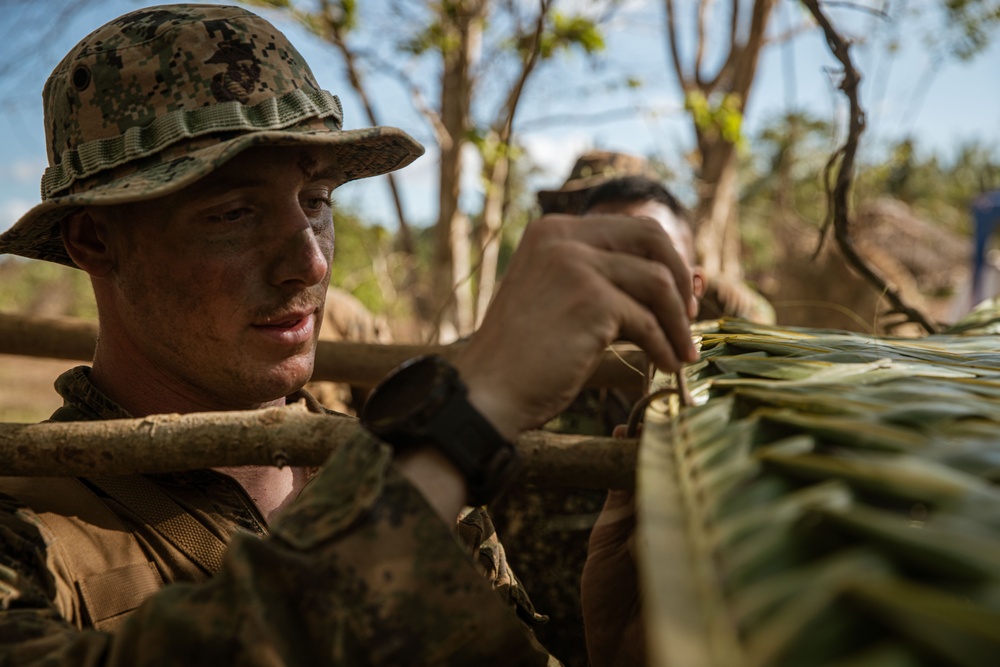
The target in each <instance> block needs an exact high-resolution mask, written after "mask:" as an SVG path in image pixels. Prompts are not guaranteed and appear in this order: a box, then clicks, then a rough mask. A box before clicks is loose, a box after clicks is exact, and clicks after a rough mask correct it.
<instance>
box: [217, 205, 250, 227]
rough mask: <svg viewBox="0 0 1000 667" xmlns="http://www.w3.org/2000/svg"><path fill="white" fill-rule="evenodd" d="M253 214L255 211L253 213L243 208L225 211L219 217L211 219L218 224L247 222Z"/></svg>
mask: <svg viewBox="0 0 1000 667" xmlns="http://www.w3.org/2000/svg"><path fill="white" fill-rule="evenodd" d="M252 213H253V211H251V210H250V209H249V208H246V207H242V208H234V209H232V210H229V211H224V212H223V213H220V214H219V215H213V216H211V218H212V220H214V221H216V222H226V223H233V222H241V221H243V220H245V219H246V218H248V217H250V215H251V214H252Z"/></svg>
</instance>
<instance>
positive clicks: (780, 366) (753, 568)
mask: <svg viewBox="0 0 1000 667" xmlns="http://www.w3.org/2000/svg"><path fill="white" fill-rule="evenodd" d="M998 322H1000V312H998V311H996V310H994V311H992V312H984V311H980V312H977V313H974V315H973V317H972V319H971V321H969V322H965V323H963V324H960V325H958V326H956V327H954V328H953V329H952V330H950V331H949V332H948V333H946V334H941V335H935V336H929V337H926V338H922V339H903V338H889V337H873V336H866V335H861V334H852V333H846V332H840V331H821V330H809V329H781V328H777V327H768V326H766V325H758V324H750V323H746V322H738V321H730V320H720V321H717V322H709V323H701V324H699V325H696V329H695V334H696V336H697V337H698V339H699V341H700V344H701V349H702V360H701V361H700V362H699V363H698V364H694V365H692V366H691V367H689V368H688V369H687V372H686V376H687V380H688V385H689V388H690V390H691V394H692V396H693V397H694V399H695V403H696V405H695V406H693V407H690V408H684V409H681V408H679V407H678V405H677V401H676V400H675V399H674V398H670V399H669V400H667V399H665V400H662V401H658V402H654V403H653V404H652V405H651V406H650V408H649V410H648V411H647V414H646V425H645V428H644V432H643V437H642V445H641V448H640V455H639V457H640V458H639V473H638V480H637V484H638V488H637V493H638V508H639V539H638V541H637V544H638V547H637V548H638V560H639V563H640V571H641V573H642V578H643V586H644V591H645V594H646V598H645V613H646V620H647V631H648V637H649V648H650V655H651V660H650V664H654V665H660V666H667V665H669V666H682V667H786V666H787V667H813V666H815V667H840V666H846V665H859V666H862V667H864V666H869V665H870V666H875V665H878V666H880V667H882V666H885V667H896V666H899V667H912V666H927V665H997V664H1000V353H998V350H1000V337H998V336H997V335H996V334H997V333H998V332H1000V326H998V324H997V323H998ZM657 381H658V383H659V384H661V385H662V384H664V383H669V382H671V378H669V377H661V378H658V379H657Z"/></svg>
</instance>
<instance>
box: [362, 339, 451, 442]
mask: <svg viewBox="0 0 1000 667" xmlns="http://www.w3.org/2000/svg"><path fill="white" fill-rule="evenodd" d="M449 374H450V375H451V376H453V375H454V370H453V369H452V368H451V366H449V365H448V364H447V363H445V362H444V360H443V359H441V358H440V357H419V358H417V359H413V360H411V361H408V362H406V363H405V364H403V365H402V366H400V367H399V368H397V369H396V370H395V371H393V372H392V373H391V374H390V375H389V376H388V377H386V379H385V380H383V381H382V383H381V384H379V386H378V387H376V389H375V391H374V392H372V395H371V396H370V397H369V398H368V401H367V403H366V404H365V409H364V414H363V415H362V418H361V420H362V422H363V423H364V424H365V425H366V426H368V427H369V428H370V429H371V430H372V431H373V432H374V433H375V434H376V435H383V434H386V433H389V432H397V431H404V432H412V431H414V430H415V429H416V428H418V427H419V426H420V421H421V420H420V417H421V415H422V414H423V413H424V412H426V411H427V409H428V407H429V406H432V405H434V404H436V403H437V402H438V401H439V400H441V398H440V397H441V395H443V394H444V393H445V391H446V388H447V387H448V386H449V385H450V380H451V378H450V376H449Z"/></svg>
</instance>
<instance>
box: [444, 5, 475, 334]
mask: <svg viewBox="0 0 1000 667" xmlns="http://www.w3.org/2000/svg"><path fill="white" fill-rule="evenodd" d="M449 5H450V3H443V6H442V8H441V13H440V20H441V25H442V29H443V30H445V31H448V32H450V33H452V34H453V36H454V37H456V38H457V39H456V43H457V47H455V48H452V49H446V50H445V51H444V52H443V54H442V57H443V61H444V62H443V74H442V78H441V123H442V125H443V127H444V129H445V131H446V133H447V137H446V138H445V141H443V142H442V144H441V161H440V182H439V198H438V221H437V226H436V229H435V249H434V270H433V272H432V275H433V276H434V285H433V294H434V303H435V304H436V306H437V308H438V311H439V312H440V316H439V318H438V319H439V321H438V328H439V330H440V331H445V330H447V329H451V330H452V331H453V333H454V334H455V335H458V336H461V335H465V334H468V333H470V332H471V331H472V327H473V324H474V318H473V314H472V284H471V282H470V281H469V280H468V273H469V267H470V265H471V262H470V259H469V257H470V249H469V244H470V240H469V233H468V221H467V220H466V219H465V217H464V215H463V214H462V212H461V211H460V210H459V207H458V200H459V195H460V193H461V189H462V188H461V178H462V166H463V160H462V147H463V146H464V145H465V143H466V139H465V134H466V131H467V130H468V127H469V105H470V100H471V97H472V82H471V81H470V78H469V77H470V66H471V65H472V62H473V60H474V58H475V56H476V52H477V50H478V48H479V44H480V42H481V34H482V28H483V14H484V11H485V3H484V2H483V1H482V0H469V1H466V2H462V1H459V2H456V3H455V4H454V5H453V6H449ZM460 293H461V294H460ZM445 342H448V341H447V340H445Z"/></svg>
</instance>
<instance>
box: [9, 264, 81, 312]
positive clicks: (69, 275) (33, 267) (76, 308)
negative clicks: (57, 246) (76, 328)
mask: <svg viewBox="0 0 1000 667" xmlns="http://www.w3.org/2000/svg"><path fill="white" fill-rule="evenodd" d="M0 312H7V313H27V314H33V315H44V316H56V315H68V316H71V317H86V318H95V317H97V306H96V304H95V302H94V293H93V291H92V290H91V287H90V279H89V278H88V276H87V274H85V273H84V272H83V271H80V270H78V269H71V268H69V267H66V266H62V265H61V264H53V263H52V262H42V261H37V260H26V259H21V258H19V257H13V256H10V255H7V256H4V257H2V258H0Z"/></svg>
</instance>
